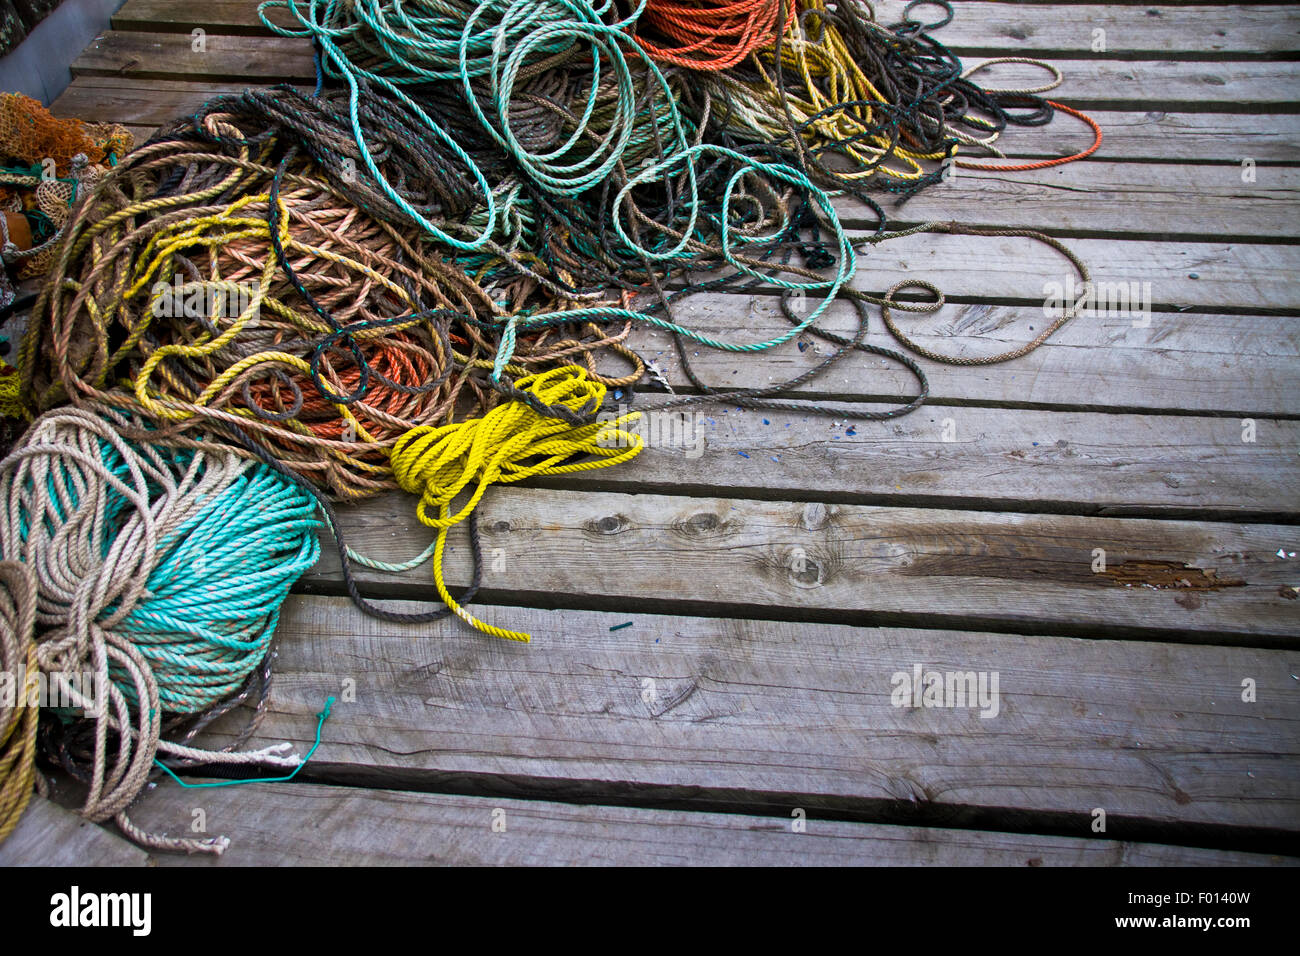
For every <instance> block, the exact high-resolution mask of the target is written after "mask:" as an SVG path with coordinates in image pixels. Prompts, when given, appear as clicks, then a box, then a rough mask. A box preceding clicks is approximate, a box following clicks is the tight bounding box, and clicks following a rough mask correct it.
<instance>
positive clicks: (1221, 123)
mask: <svg viewBox="0 0 1300 956" xmlns="http://www.w3.org/2000/svg"><path fill="white" fill-rule="evenodd" d="M177 40H179V41H181V42H184V40H185V37H184V36H173V37H169V36H166V35H163V36H162V37H161V38H160V40H159V42H160V43H163V44H164V45H165V44H166V43H168V42H173V43H174V42H176V41H177ZM244 40H246V41H256V40H258V38H256V37H246V38H244ZM241 42H243V41H241ZM103 79H105V77H100V76H79V77H77V78H76V79H75V80H74V81H73V83H72V85H71V86H69V87H68V89H67V90H65V91H64V93H63V95H62V96H60V97H59V99H58V100H57V101H55V103H54V105H53V110H54V112H55V114H56V115H60V116H95V117H100V118H107V119H111V120H113V121H115V122H119V123H136V124H140V125H147V126H160V125H162V124H164V123H168V122H170V121H172V120H173V119H175V118H176V117H178V116H181V115H185V114H188V113H190V112H192V111H193V110H194V109H195V108H196V107H197V106H199V104H201V103H203V102H204V101H205V100H206V99H208V98H210V97H212V96H216V95H218V94H220V93H225V92H237V91H238V89H240V88H241V87H239V86H238V85H237V84H234V83H229V82H227V83H224V84H221V83H218V84H214V85H212V86H208V85H205V84H201V83H196V82H193V81H171V82H169V81H166V80H150V79H139V80H136V78H135V77H134V76H127V77H123V78H122V79H125V80H129V81H133V82H136V83H137V84H138V85H136V86H134V87H132V86H119V87H103V86H98V85H96V81H99V80H103ZM1092 116H1093V118H1094V119H1095V120H1097V122H1098V123H1100V124H1101V125H1102V128H1103V129H1104V130H1105V132H1106V136H1105V139H1104V141H1103V142H1102V146H1101V149H1100V150H1099V151H1098V152H1097V153H1096V156H1097V158H1098V159H1125V160H1133V159H1145V160H1162V161H1166V162H1168V161H1171V160H1175V159H1192V160H1197V161H1211V160H1217V161H1223V162H1234V163H1240V162H1241V160H1242V159H1243V158H1244V157H1249V158H1251V159H1253V160H1254V161H1255V162H1257V163H1293V162H1296V157H1297V155H1300V116H1296V115H1293V114H1292V115H1282V116H1277V117H1274V118H1273V120H1271V121H1270V122H1269V123H1267V124H1261V123H1260V121H1259V118H1258V117H1257V116H1243V115H1239V114H1233V113H1177V112H1163V111H1158V110H1141V111H1109V110H1108V111H1102V112H1095V113H1093V114H1092ZM1091 142H1092V131H1091V130H1089V129H1088V128H1087V127H1085V126H1084V125H1083V124H1082V123H1077V122H1072V121H1071V120H1070V118H1069V117H1063V118H1061V119H1060V120H1059V122H1057V123H1055V124H1053V125H1050V126H1047V127H1040V126H1034V127H1020V126H1012V127H1010V128H1009V129H1008V130H1007V132H1006V133H1005V134H1004V136H1003V137H1002V139H1001V140H1000V141H999V146H1000V147H1001V148H1002V149H1003V150H1004V151H1005V152H1006V153H1007V155H1008V156H1010V157H1024V158H1031V159H1039V158H1043V157H1052V156H1066V155H1070V154H1072V153H1075V152H1077V151H1078V150H1080V149H1082V148H1084V147H1086V146H1087V145H1088V144H1089V143H1091ZM967 152H968V151H965V150H964V151H963V155H965V154H966V153H967ZM989 161H991V162H996V161H997V160H989Z"/></svg>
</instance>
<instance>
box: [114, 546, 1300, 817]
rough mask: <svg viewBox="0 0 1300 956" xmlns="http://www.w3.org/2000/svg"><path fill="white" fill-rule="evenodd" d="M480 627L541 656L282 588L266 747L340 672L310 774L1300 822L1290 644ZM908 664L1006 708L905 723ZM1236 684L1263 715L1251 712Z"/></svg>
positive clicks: (882, 810) (605, 616)
mask: <svg viewBox="0 0 1300 956" xmlns="http://www.w3.org/2000/svg"><path fill="white" fill-rule="evenodd" d="M681 557H682V558H683V560H686V561H689V560H690V559H689V556H688V555H681ZM550 559H551V560H552V561H553V562H554V563H559V560H562V556H559V555H551V556H550ZM394 606H395V607H398V608H399V609H409V608H410V607H411V606H410V605H394ZM478 610H479V612H480V613H481V614H482V615H483V617H484V619H485V620H488V621H490V622H492V623H494V624H496V625H498V626H503V627H513V628H524V629H526V630H531V631H533V632H534V634H535V635H536V636H535V639H534V642H533V644H532V645H521V644H515V643H512V642H507V641H501V640H498V639H495V638H489V637H486V636H484V635H481V634H478V633H476V632H472V631H469V630H468V629H467V628H465V627H464V626H463V625H461V624H459V623H458V622H456V621H452V622H451V623H448V622H446V621H442V622H437V623H434V624H431V625H421V626H419V627H405V628H403V627H399V626H396V625H392V624H387V623H383V622H378V621H375V620H373V619H370V618H366V617H364V616H363V615H361V614H360V612H358V611H356V610H355V609H354V608H353V607H352V606H351V604H350V603H349V602H347V600H346V599H343V598H328V599H327V598H321V597H304V596H292V597H290V598H289V600H288V602H287V603H286V605H285V611H284V616H283V618H282V622H281V631H280V637H279V640H278V649H279V657H278V659H277V662H276V668H277V676H276V683H275V685H274V688H273V690H272V694H271V699H270V704H269V711H268V714H267V717H266V720H265V722H264V723H263V724H262V727H261V730H260V731H259V739H261V740H264V741H276V740H291V741H294V742H295V744H296V745H297V746H298V747H299V748H305V747H306V746H308V745H309V744H310V742H311V741H312V739H314V734H315V726H316V721H315V718H314V715H315V714H316V713H318V712H319V710H320V708H321V704H322V702H323V700H324V698H325V697H326V696H327V695H331V694H332V695H335V696H340V695H341V689H342V688H343V687H344V681H355V701H353V702H350V703H347V702H343V701H341V700H340V701H339V702H337V703H336V704H335V705H334V709H333V712H332V714H331V716H330V719H329V721H328V722H327V723H326V725H325V728H324V732H323V737H322V740H323V742H322V744H321V746H320V749H319V750H318V751H317V752H316V755H315V756H314V757H313V761H314V762H315V764H316V767H315V770H314V771H313V772H314V773H315V774H317V775H323V776H324V779H326V780H330V779H348V780H349V782H352V783H355V784H361V785H367V784H368V785H370V786H380V787H382V786H386V785H388V786H391V785H393V784H395V783H396V782H397V781H399V780H400V781H403V783H404V784H405V785H406V786H418V787H421V788H424V787H425V785H427V788H428V789H435V788H438V789H441V788H443V786H444V785H448V786H451V789H453V790H456V791H457V792H467V791H466V790H465V788H467V787H468V788H470V789H469V791H468V792H473V788H474V787H476V786H477V787H479V788H481V787H482V786H491V787H492V788H493V790H492V792H494V793H496V794H499V795H500V796H502V797H510V796H533V797H542V798H546V797H547V796H548V795H549V796H550V798H552V799H554V798H555V797H556V795H560V794H563V795H565V799H568V798H570V797H573V798H577V799H581V800H593V799H594V800H597V801H599V800H600V798H601V796H602V795H606V796H609V795H618V796H620V797H622V798H634V799H636V800H637V801H644V802H646V803H654V802H659V803H663V802H668V801H677V802H678V803H679V804H680V803H689V807H683V808H685V809H709V808H710V805H722V804H727V805H730V806H734V807H737V808H738V809H744V808H746V807H751V808H755V809H757V808H758V807H760V806H761V807H763V808H764V810H763V812H772V811H775V812H776V813H778V814H779V815H780V816H782V817H784V818H787V819H788V816H789V813H790V811H791V809H792V808H793V807H798V806H802V807H804V808H805V809H808V810H809V811H810V813H811V810H812V808H814V807H816V808H828V809H835V808H838V809H840V810H844V811H855V812H857V813H859V814H864V813H869V814H870V815H871V817H872V819H875V820H880V821H884V822H899V821H903V820H910V821H912V822H917V823H938V824H939V825H944V824H945V823H951V822H955V821H957V820H965V821H969V820H971V819H972V818H973V815H977V813H984V812H988V813H995V812H1003V811H1008V810H1015V811H1021V812H1022V813H1028V814H1033V815H1038V817H1039V818H1040V819H1048V818H1051V819H1053V820H1055V821H1056V824H1057V826H1056V827H1054V832H1058V833H1064V834H1065V835H1069V833H1070V832H1072V830H1073V828H1074V827H1075V826H1077V827H1078V835H1079V836H1084V837H1090V836H1092V835H1093V834H1092V832H1091V830H1090V824H1091V822H1092V810H1093V809H1094V808H1096V807H1102V808H1104V809H1105V810H1106V813H1107V817H1108V828H1107V831H1106V835H1107V837H1108V838H1111V839H1126V838H1132V836H1131V835H1132V834H1133V833H1135V832H1139V830H1140V828H1139V826H1138V824H1139V822H1141V821H1145V823H1146V824H1147V825H1148V826H1151V825H1155V824H1163V825H1178V824H1182V825H1224V826H1239V827H1263V828H1281V829H1286V830H1295V829H1296V828H1297V825H1298V824H1297V821H1298V820H1300V814H1298V813H1297V809H1298V808H1300V761H1297V759H1296V756H1297V747H1296V742H1297V740H1300V736H1297V734H1296V729H1297V721H1298V720H1300V710H1298V709H1297V697H1296V692H1295V680H1294V678H1293V677H1292V676H1291V675H1292V674H1293V673H1294V670H1295V664H1294V656H1295V655H1294V652H1290V651H1264V650H1257V649H1241V648H1229V647H1214V646H1175V645H1170V644H1158V643H1127V642H1120V641H1110V640H1096V641H1083V640H1072V639H1068V638H1043V637H1019V636H1014V635H1008V634H987V633H969V632H957V631H941V630H902V629H894V628H852V627H844V626H839V625H825V624H806V623H778V622H770V621H753V620H712V619H701V618H687V617H658V616H654V615H647V614H644V613H641V612H633V611H631V610H620V611H618V612H615V613H594V612H583V611H566V610H559V611H536V610H528V609H521V608H513V607H512V608H504V607H483V608H480V609H478ZM629 622H630V623H631V626H630V627H624V628H621V629H619V630H616V631H615V630H611V628H612V627H614V626H617V625H624V624H628V623H629ZM1048 661H1050V662H1051V663H1050V665H1048V664H1046V663H1045V662H1048ZM917 664H920V665H921V666H922V669H923V671H936V672H941V673H944V672H957V671H961V672H967V671H973V672H985V673H986V674H987V675H988V679H989V680H990V681H991V679H992V678H991V675H992V672H995V671H996V672H997V673H998V682H999V683H998V701H999V705H998V711H997V714H996V716H990V717H980V716H979V711H978V710H977V709H976V708H973V707H964V708H937V707H921V708H916V707H910V706H895V705H894V703H893V702H891V694H893V692H894V690H895V688H896V687H898V686H900V682H899V681H898V680H896V679H895V677H894V675H895V674H897V673H906V674H910V673H912V672H913V668H914V666H915V665H917ZM1247 677H1249V678H1251V679H1252V680H1254V681H1255V682H1256V687H1257V700H1256V702H1254V703H1245V702H1243V701H1242V699H1241V698H1242V681H1243V679H1245V678H1247ZM991 686H992V685H991V683H990V684H989V685H988V687H989V688H990V690H991ZM986 710H988V711H989V712H991V708H986ZM212 739H213V740H214V742H220V741H221V740H222V739H224V734H223V733H221V732H220V731H218V732H217V733H216V734H214V735H213V738H212ZM160 789H162V788H160ZM188 796H189V797H190V798H193V795H192V794H190V795H188ZM172 799H175V798H172ZM136 812H137V811H133V813H136ZM178 818H181V819H184V820H189V818H190V817H189V815H188V814H184V815H183V816H179V815H178V814H176V813H171V819H172V820H173V821H174V820H176V819H178ZM140 819H142V820H146V821H149V822H151V821H152V820H153V819H154V818H153V817H140ZM980 819H982V820H983V821H985V822H988V821H991V820H993V819H995V818H994V817H987V816H986V817H982V818H980ZM1022 819H1023V818H1022ZM940 821H943V822H942V823H941V822H940ZM212 826H223V827H224V826H229V827H230V828H231V829H234V828H235V827H236V823H235V822H233V821H232V822H231V823H229V824H226V823H224V822H222V823H219V824H216V823H212V822H211V819H210V828H211V827H212ZM980 826H981V828H982V829H995V828H996V824H993V825H990V826H985V825H984V823H981V824H980ZM250 842H252V841H250Z"/></svg>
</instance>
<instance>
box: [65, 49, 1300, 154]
mask: <svg viewBox="0 0 1300 956" xmlns="http://www.w3.org/2000/svg"><path fill="white" fill-rule="evenodd" d="M270 39H271V38H265V37H245V38H244V39H243V40H242V41H241V42H240V49H241V50H242V51H243V52H244V53H245V54H246V55H247V56H250V57H257V58H259V59H258V65H257V66H256V67H255V68H254V70H253V73H255V74H257V75H266V74H268V73H271V74H273V75H275V76H276V80H277V81H278V82H290V83H297V84H299V85H305V86H310V85H312V84H313V83H314V82H315V72H314V69H313V67H312V66H311V63H310V61H309V60H308V61H304V60H303V59H302V58H301V57H300V56H293V57H290V58H285V57H283V56H282V55H281V54H282V52H283V51H284V49H285V47H283V46H281V45H279V43H278V42H274V43H273V42H269V40H270ZM150 42H153V43H156V44H159V49H160V50H161V51H162V52H163V53H164V55H166V56H167V57H171V56H178V57H181V58H185V60H186V62H187V63H188V64H189V68H190V69H192V70H201V71H202V72H198V73H194V74H192V75H193V77H194V78H195V79H196V80H197V79H200V78H201V79H203V80H206V81H207V82H212V83H218V84H220V83H222V82H224V83H226V84H227V85H229V84H231V83H235V84H238V83H248V82H252V81H251V80H249V79H248V78H247V77H246V76H245V74H244V73H241V72H236V71H235V70H233V69H232V68H231V63H229V62H227V61H226V60H225V59H223V58H221V57H208V58H206V59H195V58H193V57H191V56H190V54H191V53H192V52H193V51H192V46H193V40H192V38H191V37H190V36H189V34H188V31H187V32H185V33H181V34H167V33H157V34H153V35H151V37H150ZM298 42H300V43H301V45H302V47H301V48H302V49H307V50H310V47H309V45H308V44H307V41H306V40H302V41H298ZM288 49H290V50H292V49H293V48H292V47H290V48H288ZM977 62H979V61H978V58H977V59H972V60H970V61H969V62H968V63H967V65H968V66H973V65H975V64H976V63H977ZM115 65H116V68H118V69H120V68H121V67H123V66H125V65H126V61H125V60H122V61H118V62H117V63H116V64H115ZM1057 65H1058V66H1060V67H1061V68H1062V69H1063V70H1064V72H1065V77H1066V81H1065V84H1064V85H1063V86H1062V87H1061V88H1060V90H1058V91H1056V92H1054V93H1053V94H1052V95H1053V96H1054V97H1056V98H1057V99H1061V100H1063V101H1065V102H1066V103H1068V104H1070V105H1072V106H1077V107H1080V108H1085V109H1090V110H1125V111H1130V112H1131V111H1139V112H1143V113H1145V112H1149V111H1153V110H1154V111H1164V112H1166V113H1169V114H1175V113H1179V112H1186V111H1204V112H1219V113H1224V112H1226V113H1251V114H1257V113H1259V112H1261V111H1271V112H1283V113H1294V112H1295V111H1296V110H1297V108H1298V107H1297V104H1296V103H1295V98H1294V97H1293V96H1292V95H1291V94H1290V92H1289V91H1291V90H1293V89H1294V88H1295V84H1296V80H1297V73H1300V65H1298V64H1296V63H1290V62H1267V61H1244V62H1243V61H1229V62H1201V63H1188V62H1181V61H1156V60H1147V61H1143V60H1138V61H1132V62H1115V61H1110V60H1105V59H1100V58H1097V59H1087V60H1069V61H1062V62H1059V63H1058V64H1057ZM103 68H104V67H103V66H102V65H101V67H100V69H103ZM275 70H279V71H280V72H279V73H275ZM73 74H74V76H76V77H77V79H79V80H81V81H84V82H86V83H94V84H96V85H98V86H99V88H100V89H102V90H105V91H107V90H109V89H113V88H114V87H113V85H112V84H115V83H116V84H125V85H127V88H132V87H135V86H137V85H144V84H153V85H154V87H155V88H157V89H158V90H159V92H160V93H164V94H167V93H171V92H174V86H175V85H176V84H178V83H183V82H186V81H178V80H175V79H171V78H170V77H169V78H165V79H159V78H153V77H151V76H147V75H139V74H135V75H131V76H115V75H99V74H98V73H96V74H87V75H79V74H80V70H79V69H78V68H77V67H76V65H75V64H74V66H73ZM1043 75H1044V74H1043V73H1042V71H1041V70H1037V69H1035V68H1032V67H1029V66H1023V65H1017V64H999V65H997V66H994V67H990V68H989V69H988V70H987V71H985V72H984V73H983V74H982V76H981V80H982V82H984V83H985V84H986V85H988V86H990V87H997V86H1004V87H1015V86H1024V85H1030V84H1032V85H1036V84H1038V83H1039V82H1041V80H1042V77H1043ZM189 82H193V80H191V81H189ZM118 88H121V87H118ZM160 122H161V121H160ZM1068 125H1069V124H1068V121H1067V119H1065V118H1063V119H1062V120H1061V121H1060V123H1059V124H1057V125H1054V126H1052V127H1049V130H1050V132H1051V133H1052V134H1053V135H1055V134H1056V133H1057V132H1058V131H1064V130H1065V129H1066V127H1067V126H1068Z"/></svg>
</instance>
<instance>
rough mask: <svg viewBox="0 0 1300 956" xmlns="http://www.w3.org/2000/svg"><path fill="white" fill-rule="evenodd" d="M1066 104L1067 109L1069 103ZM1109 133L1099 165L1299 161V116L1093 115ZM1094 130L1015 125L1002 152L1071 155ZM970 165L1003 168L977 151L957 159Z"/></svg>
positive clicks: (1068, 124) (1060, 121) (1069, 123)
mask: <svg viewBox="0 0 1300 956" xmlns="http://www.w3.org/2000/svg"><path fill="white" fill-rule="evenodd" d="M1067 105H1068V104H1067ZM1089 115H1090V116H1091V117H1092V118H1093V119H1094V120H1096V121H1097V122H1098V123H1099V124H1100V125H1101V128H1102V131H1103V133H1104V134H1105V135H1104V137H1103V139H1102V143H1101V147H1100V148H1099V149H1098V150H1097V152H1096V153H1094V154H1093V158H1094V159H1097V160H1126V161H1127V160H1146V161H1156V162H1172V161H1174V160H1192V161H1195V162H1223V163H1236V164H1239V165H1240V164H1241V162H1242V160H1243V159H1252V160H1254V161H1255V162H1256V163H1295V162H1297V157H1300V116H1296V115H1294V114H1281V115H1275V116H1271V117H1269V118H1268V120H1267V122H1261V118H1260V117H1259V116H1258V115H1241V114H1233V113H1178V112H1172V111H1166V110H1144V111H1115V110H1102V111H1094V112H1092V113H1089ZM1093 137H1094V134H1093V131H1092V130H1091V129H1089V128H1088V127H1087V126H1086V125H1085V124H1083V123H1081V122H1079V121H1078V120H1074V119H1073V118H1072V117H1069V116H1063V115H1059V116H1058V117H1057V118H1056V119H1055V120H1054V121H1053V122H1052V123H1051V124H1049V125H1048V126H1033V127H1024V126H1012V127H1009V128H1008V129H1007V131H1006V132H1005V133H1004V134H1003V135H1002V137H1001V138H1000V139H999V140H998V143H997V145H998V148H999V149H1001V150H1002V151H1003V152H1004V153H1006V155H1007V156H1008V157H1009V158H1011V160H1012V161H1014V159H1015V158H1017V157H1018V158H1024V159H1043V158H1055V157H1059V156H1072V155H1074V154H1075V153H1077V152H1079V151H1080V150H1083V149H1086V148H1087V147H1088V146H1090V145H1091V144H1092V141H1093ZM958 155H960V156H964V157H966V158H968V159H970V160H971V161H972V162H983V163H1002V162H1004V160H1000V159H996V158H993V157H987V158H985V156H984V155H983V154H981V153H980V152H978V151H974V150H969V149H963V150H961V151H960V153H959V154H958Z"/></svg>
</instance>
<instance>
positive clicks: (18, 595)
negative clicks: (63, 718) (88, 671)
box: [0, 561, 40, 843]
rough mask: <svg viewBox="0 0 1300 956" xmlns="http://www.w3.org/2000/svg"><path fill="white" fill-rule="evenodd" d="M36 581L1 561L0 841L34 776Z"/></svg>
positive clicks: (23, 569) (14, 565) (17, 814)
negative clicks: (33, 638)
mask: <svg viewBox="0 0 1300 956" xmlns="http://www.w3.org/2000/svg"><path fill="white" fill-rule="evenodd" d="M35 625H36V580H35V579H34V578H33V577H32V572H31V570H30V569H28V568H27V567H26V566H25V565H22V564H19V563H17V562H16V561H0V843H3V842H4V841H5V840H6V839H7V838H8V837H9V835H10V834H11V833H13V831H14V827H16V826H17V825H18V818H19V817H20V816H22V813H23V810H24V809H26V807H27V803H28V801H29V800H31V797H32V790H33V788H34V786H35V781H36V770H35V762H36V722H37V717H38V714H39V710H38V705H39V704H40V698H39V690H40V685H39V681H38V674H39V670H38V668H37V665H36V644H35V642H34V641H33V640H32V633H33V628H34V627H35Z"/></svg>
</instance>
